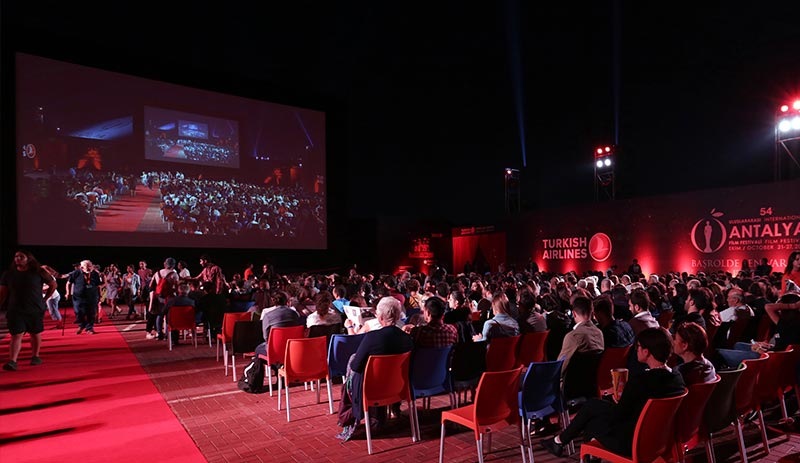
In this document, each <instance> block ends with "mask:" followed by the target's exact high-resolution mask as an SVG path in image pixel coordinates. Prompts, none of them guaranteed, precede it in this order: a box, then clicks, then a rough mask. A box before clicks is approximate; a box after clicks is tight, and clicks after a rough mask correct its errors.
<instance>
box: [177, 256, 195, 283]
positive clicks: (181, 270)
mask: <svg viewBox="0 0 800 463" xmlns="http://www.w3.org/2000/svg"><path fill="white" fill-rule="evenodd" d="M178 277H180V279H181V281H183V280H186V279H189V278H191V277H192V274H191V273H190V272H189V269H188V268H186V261H184V260H179V261H178Z"/></svg>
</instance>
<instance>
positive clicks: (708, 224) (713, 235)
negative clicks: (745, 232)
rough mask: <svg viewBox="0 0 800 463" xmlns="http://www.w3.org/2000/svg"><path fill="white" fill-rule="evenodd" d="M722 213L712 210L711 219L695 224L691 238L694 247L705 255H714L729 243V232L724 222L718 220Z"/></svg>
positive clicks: (701, 220)
mask: <svg viewBox="0 0 800 463" xmlns="http://www.w3.org/2000/svg"><path fill="white" fill-rule="evenodd" d="M723 215H725V214H723V213H722V212H718V211H717V209H716V208H714V209H711V212H710V213H709V217H707V218H704V219H700V220H698V221H697V222H695V224H694V226H693V227H692V231H691V233H690V234H689V237H690V238H691V240H692V246H694V248H695V249H697V250H698V251H700V252H702V253H703V254H712V253H715V252H717V251H719V250H720V249H722V246H725V243H726V242H727V241H728V230H727V229H726V228H725V225H723V223H722V222H720V221H719V220H718V218H719V217H722V216H723Z"/></svg>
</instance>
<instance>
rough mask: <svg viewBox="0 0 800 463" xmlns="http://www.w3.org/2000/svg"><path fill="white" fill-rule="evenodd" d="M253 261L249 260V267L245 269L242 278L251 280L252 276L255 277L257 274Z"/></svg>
mask: <svg viewBox="0 0 800 463" xmlns="http://www.w3.org/2000/svg"><path fill="white" fill-rule="evenodd" d="M253 267H254V265H253V263H252V262H248V263H247V267H246V268H245V269H244V273H242V279H243V280H244V281H249V280H250V279H251V278H255V276H256V274H255V272H253Z"/></svg>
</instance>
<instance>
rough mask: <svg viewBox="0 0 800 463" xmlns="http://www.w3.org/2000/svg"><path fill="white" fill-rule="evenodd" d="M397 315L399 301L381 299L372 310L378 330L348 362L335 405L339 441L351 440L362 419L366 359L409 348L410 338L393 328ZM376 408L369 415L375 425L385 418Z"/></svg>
mask: <svg viewBox="0 0 800 463" xmlns="http://www.w3.org/2000/svg"><path fill="white" fill-rule="evenodd" d="M401 313H402V304H400V301H399V300H397V299H396V298H394V297H391V296H388V297H384V298H383V299H381V300H380V301H379V302H378V306H377V307H376V315H377V319H378V321H379V322H380V326H381V328H380V329H376V330H372V331H370V332H368V333H367V334H366V336H364V339H363V341H361V344H359V346H358V350H357V351H356V353H355V354H353V357H352V358H351V359H350V363H349V365H348V371H347V380H346V381H345V382H344V384H343V385H342V400H341V401H340V402H339V426H342V428H343V429H342V432H340V433H339V434H338V435H337V436H336V437H337V438H338V439H341V440H342V441H347V440H349V439H350V438H351V437H352V435H353V432H354V431H355V428H356V426H358V424H359V423H360V422H361V419H362V418H363V417H364V411H363V410H362V405H361V404H362V400H361V391H362V386H363V380H364V370H365V368H366V366H367V360H368V359H369V356H370V355H390V354H402V353H404V352H409V351H410V350H411V348H412V347H413V343H412V341H411V337H410V336H409V335H408V334H406V333H405V332H404V331H403V330H401V329H400V328H398V327H397V326H396V323H397V321H398V320H399V318H400V315H401ZM379 409H380V410H374V411H373V410H370V415H371V416H373V417H375V419H376V421H377V423H376V424H379V423H380V421H381V420H382V419H385V412H386V407H379ZM369 424H370V425H371V423H369Z"/></svg>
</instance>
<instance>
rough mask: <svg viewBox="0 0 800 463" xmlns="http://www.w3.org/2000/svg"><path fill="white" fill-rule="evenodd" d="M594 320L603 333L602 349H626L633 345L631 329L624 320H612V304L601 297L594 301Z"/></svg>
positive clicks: (609, 300)
mask: <svg viewBox="0 0 800 463" xmlns="http://www.w3.org/2000/svg"><path fill="white" fill-rule="evenodd" d="M593 307H594V318H595V319H596V320H597V324H598V326H599V327H600V330H601V331H602V332H603V344H604V348H605V349H607V348H609V347H627V346H630V345H631V344H633V340H634V338H635V335H634V334H633V328H631V325H629V324H628V322H626V321H624V320H616V319H614V303H613V302H612V301H611V299H610V298H608V297H605V296H601V297H599V298H597V299H596V300H595V301H594V304H593Z"/></svg>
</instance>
